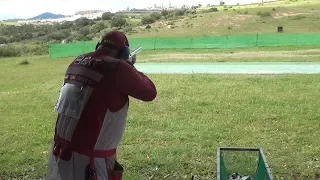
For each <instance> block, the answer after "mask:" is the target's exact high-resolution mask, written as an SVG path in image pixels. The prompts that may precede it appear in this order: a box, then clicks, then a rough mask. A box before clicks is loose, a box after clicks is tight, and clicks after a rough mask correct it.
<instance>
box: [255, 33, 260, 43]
mask: <svg viewBox="0 0 320 180" xmlns="http://www.w3.org/2000/svg"><path fill="white" fill-rule="evenodd" d="M258 42H259V33H257V38H256V46H258Z"/></svg>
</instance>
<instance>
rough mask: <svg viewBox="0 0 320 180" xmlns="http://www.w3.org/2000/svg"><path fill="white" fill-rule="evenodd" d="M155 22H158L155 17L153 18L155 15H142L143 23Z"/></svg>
mask: <svg viewBox="0 0 320 180" xmlns="http://www.w3.org/2000/svg"><path fill="white" fill-rule="evenodd" d="M154 22H156V21H155V19H154V18H153V17H151V16H144V17H142V19H141V23H142V24H144V25H145V24H152V23H154Z"/></svg>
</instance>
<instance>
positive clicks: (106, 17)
mask: <svg viewBox="0 0 320 180" xmlns="http://www.w3.org/2000/svg"><path fill="white" fill-rule="evenodd" d="M113 16H114V14H113V13H111V12H105V13H103V14H102V17H101V19H103V20H111V19H112V17H113Z"/></svg>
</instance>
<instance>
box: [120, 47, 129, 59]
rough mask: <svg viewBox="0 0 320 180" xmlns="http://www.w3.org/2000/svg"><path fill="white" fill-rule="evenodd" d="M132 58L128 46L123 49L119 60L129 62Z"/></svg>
mask: <svg viewBox="0 0 320 180" xmlns="http://www.w3.org/2000/svg"><path fill="white" fill-rule="evenodd" d="M129 56H130V48H129V47H128V46H125V47H123V48H122V49H121V50H120V52H119V55H118V59H123V60H127V59H129Z"/></svg>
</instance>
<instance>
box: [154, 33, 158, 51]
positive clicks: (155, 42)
mask: <svg viewBox="0 0 320 180" xmlns="http://www.w3.org/2000/svg"><path fill="white" fill-rule="evenodd" d="M157 39H158V36H156V39H155V40H154V45H153V50H155V49H156V44H157Z"/></svg>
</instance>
